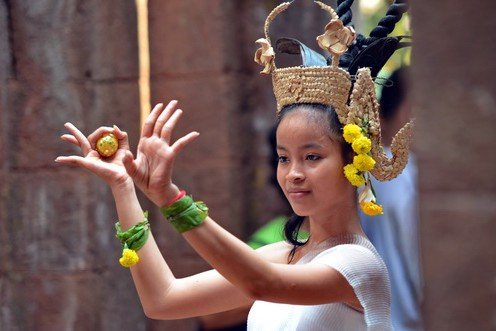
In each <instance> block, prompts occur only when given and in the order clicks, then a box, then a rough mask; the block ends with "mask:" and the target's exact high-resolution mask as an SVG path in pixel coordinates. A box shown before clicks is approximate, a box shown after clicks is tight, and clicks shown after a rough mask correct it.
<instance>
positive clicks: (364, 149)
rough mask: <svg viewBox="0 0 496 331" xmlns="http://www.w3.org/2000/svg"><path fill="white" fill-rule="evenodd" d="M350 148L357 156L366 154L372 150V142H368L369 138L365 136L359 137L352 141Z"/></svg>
mask: <svg viewBox="0 0 496 331" xmlns="http://www.w3.org/2000/svg"><path fill="white" fill-rule="evenodd" d="M351 147H352V148H353V150H354V151H355V153H357V154H367V153H368V152H370V149H371V148H372V142H371V141H370V139H369V138H367V137H365V136H361V137H358V138H356V139H355V140H354V141H353V143H352V144H351Z"/></svg>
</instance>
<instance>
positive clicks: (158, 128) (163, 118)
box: [153, 100, 177, 136]
mask: <svg viewBox="0 0 496 331" xmlns="http://www.w3.org/2000/svg"><path fill="white" fill-rule="evenodd" d="M176 106H177V101H176V100H172V101H171V102H169V104H168V105H167V106H166V107H165V109H164V110H163V111H162V113H161V114H160V116H159V117H158V118H157V120H156V121H155V125H154V127H153V134H154V135H157V136H160V133H161V132H162V127H163V126H164V125H165V123H167V121H168V120H169V118H170V117H171V116H172V114H173V113H174V111H175V110H176Z"/></svg>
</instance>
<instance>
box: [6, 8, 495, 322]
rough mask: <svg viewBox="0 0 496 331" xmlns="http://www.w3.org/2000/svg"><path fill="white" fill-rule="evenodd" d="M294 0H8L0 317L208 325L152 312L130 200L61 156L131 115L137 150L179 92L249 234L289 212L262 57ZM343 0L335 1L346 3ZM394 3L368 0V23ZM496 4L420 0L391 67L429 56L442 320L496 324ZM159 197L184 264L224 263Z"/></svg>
mask: <svg viewBox="0 0 496 331" xmlns="http://www.w3.org/2000/svg"><path fill="white" fill-rule="evenodd" d="M279 3H280V1H268V0H243V1H232V0H167V1H166V0H162V1H159V0H148V1H146V0H136V2H135V1H131V0H124V1H118V0H109V1H95V0H88V1H81V0H79V1H78V0H65V1H55V0H51V1H50V0H40V1H27V0H12V1H7V0H5V1H0V195H1V199H0V330H147V331H148V330H185V331H187V330H195V329H196V326H197V320H196V319H188V320H179V321H152V320H149V319H147V318H146V317H145V316H144V314H143V312H142V309H141V305H140V303H139V300H138V297H137V294H136V291H135V288H134V285H133V283H132V280H131V276H130V273H129V271H128V270H125V269H123V268H121V267H120V266H119V264H118V262H117V260H118V257H119V256H120V252H121V250H120V245H119V243H118V241H117V240H116V239H115V238H114V222H115V221H116V217H117V215H116V211H115V207H114V204H113V200H112V197H111V194H110V191H109V190H108V189H107V187H106V186H105V184H104V183H103V182H100V181H98V180H97V179H96V178H94V177H92V176H91V175H90V174H89V173H86V172H84V171H82V170H80V169H77V168H70V167H61V166H57V165H56V164H55V163H54V159H55V158H56V157H57V156H59V155H69V154H73V153H75V152H76V149H75V148H73V147H72V146H69V144H67V143H63V142H62V141H60V139H59V136H60V135H61V134H63V133H64V128H63V124H64V123H65V122H68V121H70V122H72V123H74V124H75V125H76V126H78V127H79V128H80V129H82V131H83V132H84V133H86V134H88V133H91V132H92V131H93V130H94V129H96V128H97V127H99V126H101V125H112V124H116V125H118V126H119V127H120V128H122V129H123V130H126V131H127V132H128V133H129V134H130V138H131V145H132V148H133V150H135V148H136V145H137V140H138V136H139V130H140V123H141V121H142V118H143V116H145V115H146V114H147V112H148V111H149V109H150V104H152V105H153V104H155V103H158V102H168V101H169V100H170V99H178V100H179V102H180V107H181V108H182V109H183V110H184V111H185V114H184V116H183V119H182V121H181V123H180V125H179V128H178V129H177V130H176V133H175V135H176V136H180V135H182V134H184V133H186V132H189V131H191V130H198V131H199V132H200V133H201V136H200V138H199V139H198V140H197V141H195V142H194V143H193V144H191V145H190V146H188V147H187V149H186V150H185V151H184V152H183V153H182V155H181V156H180V159H179V160H178V162H177V163H176V168H175V175H174V179H175V181H176V183H177V184H178V186H180V187H183V188H185V189H186V190H187V191H188V192H191V193H193V195H194V196H195V197H196V198H201V199H202V200H204V201H205V202H206V203H207V204H208V205H209V207H210V209H211V215H212V217H213V218H214V219H215V220H216V221H217V222H219V223H220V224H221V225H222V226H224V227H225V228H227V229H228V230H229V231H231V232H233V233H234V234H235V235H237V236H238V237H240V238H241V239H243V240H246V239H247V238H248V236H249V235H250V234H251V233H253V231H254V230H255V229H257V228H258V227H259V226H260V225H262V224H263V223H264V222H265V221H266V220H268V219H271V218H273V217H274V216H276V215H278V214H279V213H280V210H281V208H283V206H281V203H280V201H279V197H278V193H277V192H276V190H275V189H274V188H272V187H271V186H270V184H269V181H268V177H269V176H270V167H269V164H268V162H267V158H268V157H269V154H270V153H269V147H268V144H267V139H266V136H267V133H268V131H269V130H270V128H271V126H272V125H273V124H274V123H275V113H274V111H275V100H274V97H273V94H272V85H271V81H270V77H266V76H260V75H259V71H260V70H261V69H262V68H261V67H259V66H258V65H257V64H255V63H254V62H253V54H254V52H255V50H256V48H257V47H258V46H256V45H255V44H254V41H255V40H256V39H258V38H261V37H263V22H264V20H265V18H266V16H267V14H268V13H269V12H270V10H271V9H272V8H274V7H275V6H276V5H277V4H279ZM328 3H329V4H331V5H333V6H334V5H335V1H334V2H332V1H330V2H328ZM389 3H390V2H388V1H386V0H362V1H358V0H356V1H355V4H354V7H353V14H354V19H353V20H354V23H355V26H356V29H357V30H358V31H359V32H362V33H363V32H365V33H368V32H369V31H370V30H371V29H372V28H373V27H374V26H375V25H376V24H377V21H378V20H379V19H380V18H381V17H382V16H383V15H384V13H385V11H386V9H387V7H388V5H389ZM495 9H496V3H495V2H494V1H491V0H479V1H463V0H436V1H428V0H416V1H414V2H413V1H412V2H411V8H410V14H409V15H407V16H405V17H404V18H403V19H402V21H401V22H400V24H398V26H397V30H395V31H394V32H393V34H392V35H402V34H409V35H413V36H414V47H413V48H412V51H411V53H410V51H408V50H405V51H402V52H399V53H398V54H397V55H396V56H395V57H394V58H393V59H391V61H390V62H389V63H388V64H387V65H386V67H385V69H384V70H385V72H384V73H383V74H384V75H386V74H387V73H388V72H391V71H392V70H394V69H395V68H397V67H398V66H401V65H404V64H411V75H412V77H411V78H412V83H413V84H412V85H413V86H412V93H413V112H414V117H415V119H416V132H415V137H414V146H413V149H414V150H415V152H416V155H417V158H418V166H419V193H420V195H419V196H420V220H421V227H420V233H421V235H420V239H421V244H422V246H421V247H422V268H423V272H424V281H425V287H424V298H425V300H424V303H423V306H422V310H423V314H424V319H425V326H426V329H427V330H468V329H473V330H496V249H495V248H494V246H495V244H496V240H495V238H496V153H495V151H496V149H495V147H494V145H495V142H496V134H495V129H494V126H495V123H496V99H495V98H496V81H495V77H496V64H495V55H496V37H495V31H496V20H494V18H493V13H494V10H495ZM328 20H329V18H328V16H327V15H326V13H325V12H323V11H322V10H320V9H319V8H318V6H316V5H314V4H313V3H312V1H307V0H296V1H295V3H294V5H293V6H292V7H291V8H290V9H288V11H287V12H286V13H285V14H283V15H280V16H279V17H278V18H277V19H276V20H275V21H274V23H273V24H272V26H271V39H272V40H276V39H277V38H278V37H282V36H289V37H294V38H297V39H300V40H301V41H303V42H305V43H306V44H307V45H310V46H311V47H312V48H316V44H315V37H316V36H317V35H319V34H321V33H322V31H323V27H324V26H325V24H326V23H327V22H328ZM140 201H141V202H142V205H143V206H144V208H146V209H149V210H150V212H151V215H152V217H151V222H152V227H153V231H154V234H155V238H156V239H157V241H158V243H159V245H160V247H161V250H162V252H163V254H164V256H165V257H166V259H167V261H168V262H169V264H170V265H171V267H172V269H173V271H174V272H175V274H176V276H177V277H183V276H187V275H190V274H192V273H197V272H199V271H203V270H206V269H208V265H207V264H206V263H205V262H204V261H202V260H201V258H200V257H198V256H197V255H196V253H195V252H194V251H193V250H191V249H190V248H189V247H188V246H187V244H186V242H185V241H184V240H183V239H182V238H181V236H180V235H178V234H176V233H175V232H174V230H173V229H172V228H170V227H169V226H168V225H167V224H166V222H164V221H163V220H162V219H161V216H160V215H159V213H158V210H156V208H153V207H152V206H151V204H150V203H148V202H147V201H146V199H144V198H143V196H141V197H140Z"/></svg>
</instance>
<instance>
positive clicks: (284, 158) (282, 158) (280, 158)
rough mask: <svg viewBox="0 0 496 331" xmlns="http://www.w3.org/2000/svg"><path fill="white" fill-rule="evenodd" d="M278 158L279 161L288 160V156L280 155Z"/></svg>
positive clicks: (284, 161)
mask: <svg viewBox="0 0 496 331" xmlns="http://www.w3.org/2000/svg"><path fill="white" fill-rule="evenodd" d="M277 159H278V160H279V163H286V162H288V158H287V157H286V156H279V157H278V158H277Z"/></svg>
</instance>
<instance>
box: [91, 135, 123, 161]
mask: <svg viewBox="0 0 496 331" xmlns="http://www.w3.org/2000/svg"><path fill="white" fill-rule="evenodd" d="M118 148H119V141H118V140H117V138H116V137H115V136H114V134H112V133H105V134H103V135H102V136H101V137H100V139H98V140H97V142H96V151H97V152H98V154H100V155H101V156H103V157H111V156H112V155H114V154H115V152H117V149H118Z"/></svg>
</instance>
